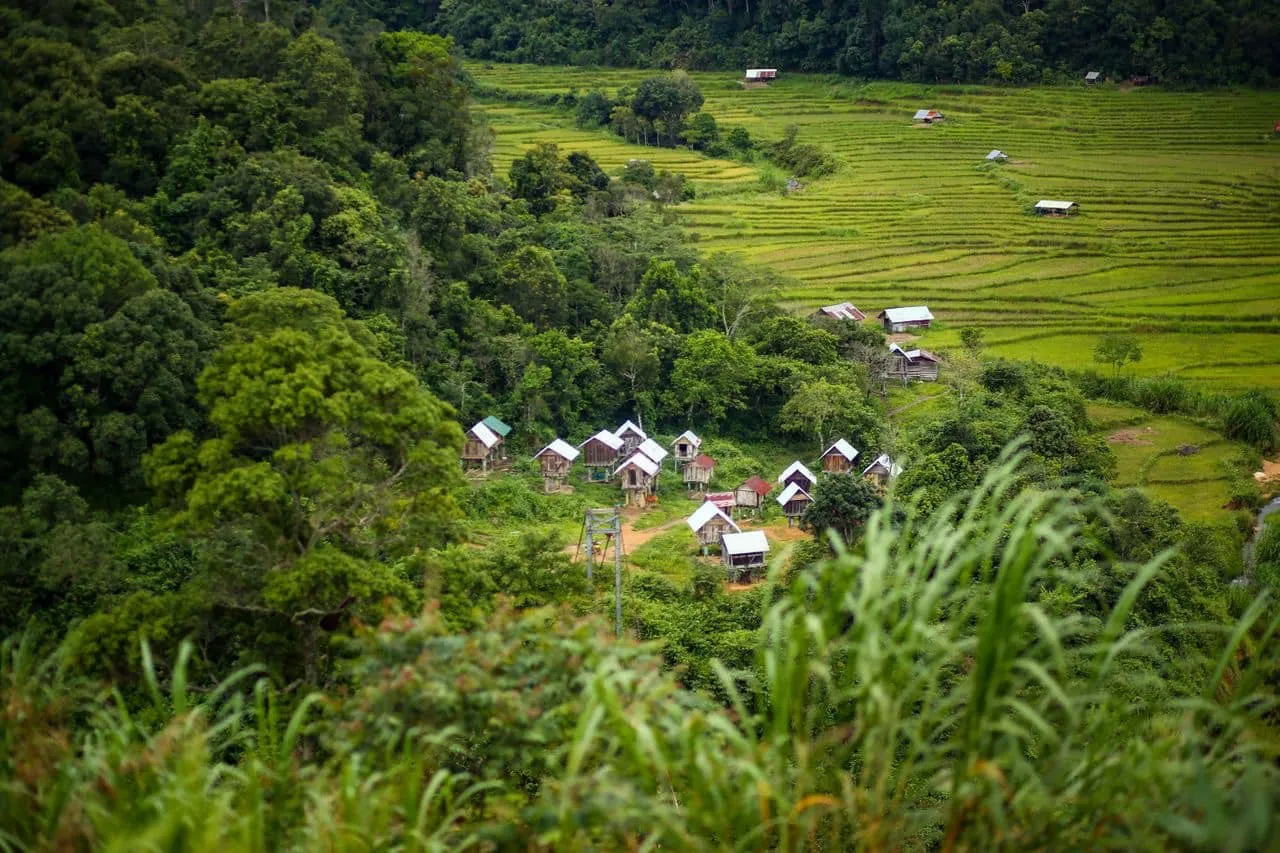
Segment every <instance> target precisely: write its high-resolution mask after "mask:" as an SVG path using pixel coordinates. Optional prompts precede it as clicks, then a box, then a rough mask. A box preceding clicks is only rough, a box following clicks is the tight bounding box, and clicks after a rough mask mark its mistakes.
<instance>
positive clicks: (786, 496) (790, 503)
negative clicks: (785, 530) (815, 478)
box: [777, 483, 813, 527]
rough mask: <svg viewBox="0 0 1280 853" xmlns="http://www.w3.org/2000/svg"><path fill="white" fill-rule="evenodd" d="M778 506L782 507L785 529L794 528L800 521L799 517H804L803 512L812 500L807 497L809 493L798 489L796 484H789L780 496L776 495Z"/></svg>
mask: <svg viewBox="0 0 1280 853" xmlns="http://www.w3.org/2000/svg"><path fill="white" fill-rule="evenodd" d="M777 500H778V505H779V506H780V507H782V514H783V515H785V516H786V517H787V527H794V526H795V525H796V524H797V523H798V521H799V520H800V516H802V515H804V511H805V510H806V509H808V508H809V504H811V503H813V498H811V497H809V493H808V492H807V491H805V490H804V489H802V488H800V486H799V484H798V483H791V484H789V485H788V486H787V487H786V488H785V489H783V490H782V494H780V495H778V498H777Z"/></svg>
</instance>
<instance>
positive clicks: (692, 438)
mask: <svg viewBox="0 0 1280 853" xmlns="http://www.w3.org/2000/svg"><path fill="white" fill-rule="evenodd" d="M682 438H687V439H689V443H690V444H692V445H693V446H694V447H701V446H702V439H700V438H698V437H697V436H696V435H694V434H693V430H691V429H687V430H685V431H684V432H682V433H680V434H679V435H677V436H676V440H675V441H673V442H671V443H672V444H677V443H678V442H679V441H680V439H682Z"/></svg>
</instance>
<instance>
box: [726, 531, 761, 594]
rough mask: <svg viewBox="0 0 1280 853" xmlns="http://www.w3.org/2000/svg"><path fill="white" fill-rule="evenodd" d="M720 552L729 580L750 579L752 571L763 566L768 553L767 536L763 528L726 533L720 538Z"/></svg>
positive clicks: (741, 580)
mask: <svg viewBox="0 0 1280 853" xmlns="http://www.w3.org/2000/svg"><path fill="white" fill-rule="evenodd" d="M720 553H721V555H722V556H723V558H724V565H725V568H726V569H728V571H729V580H731V581H737V582H743V581H746V580H750V579H751V575H752V573H753V572H755V571H758V570H759V569H763V568H764V565H765V558H766V555H768V553H769V537H767V536H765V535H764V531H763V530H748V531H746V532H745V533H726V534H724V536H722V537H721V538H720Z"/></svg>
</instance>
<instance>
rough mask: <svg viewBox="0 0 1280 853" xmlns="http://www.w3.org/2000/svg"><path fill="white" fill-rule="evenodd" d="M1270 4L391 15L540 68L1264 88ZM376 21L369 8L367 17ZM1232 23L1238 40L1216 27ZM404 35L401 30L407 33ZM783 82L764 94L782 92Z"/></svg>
mask: <svg viewBox="0 0 1280 853" xmlns="http://www.w3.org/2000/svg"><path fill="white" fill-rule="evenodd" d="M1272 11H1273V8H1272V7H1271V6H1263V7H1252V6H1248V5H1247V4H1238V3H1233V4H1230V5H1228V6H1225V7H1222V8H1218V7H1210V6H1199V5H1197V6H1191V7H1185V8H1184V7H1180V8H1178V9H1177V10H1169V9H1167V8H1165V7H1163V6H1160V5H1159V4H1155V3H1141V4H1137V5H1134V6H1131V7H1130V8H1128V9H1127V11H1126V15H1125V16H1124V19H1123V21H1122V20H1118V19H1117V18H1116V17H1115V16H1113V15H1112V16H1109V15H1108V14H1107V13H1105V12H1104V11H1101V10H1096V9H1085V10H1081V9H1078V8H1076V7H1070V6H1043V7H1038V8H1034V9H1028V8H1024V7H1016V8H1012V7H1011V8H1004V7H1000V8H981V9H975V8H972V7H970V6H959V7H956V8H951V7H948V8H946V9H938V8H935V7H932V6H927V5H922V4H913V3H905V2H900V3H895V4H893V5H891V6H879V7H874V8H872V7H867V6H865V5H861V4H857V3H852V2H845V0H838V2H828V3H814V2H809V3H796V4H790V5H787V6H784V7H777V6H772V5H768V4H766V5H763V6H757V5H755V4H752V5H750V6H746V5H743V6H738V5H728V4H716V3H712V4H710V5H707V6H699V7H694V6H689V7H687V8H686V7H684V6H669V5H663V4H658V5H654V4H648V3H642V2H637V1H636V0H627V2H617V3H614V4H612V5H611V6H610V8H609V14H607V15H604V14H595V13H593V12H591V11H589V10H586V9H581V8H579V7H576V6H572V5H570V6H549V5H539V6H537V7H532V8H525V7H519V8H512V7H510V6H507V5H503V4H502V3H499V2H496V0H486V2H480V3H471V4H468V5H467V6H466V7H465V8H463V7H461V6H458V5H456V4H448V3H444V4H440V5H439V6H436V5H427V6H422V7H414V8H413V10H412V11H407V7H403V6H397V8H396V10H395V13H394V17H395V18H396V19H400V18H399V16H401V15H407V17H408V20H407V21H406V22H405V24H407V25H409V26H413V27H416V28H419V29H424V30H427V29H430V30H433V31H439V32H447V33H450V34H451V35H453V36H454V37H455V38H456V39H457V40H458V42H459V44H460V45H461V47H462V48H463V49H464V50H465V51H466V52H467V54H468V55H470V56H475V57H480V58H484V59H490V60H500V61H503V62H523V63H537V64H542V65H556V64H560V65H563V64H570V63H571V64H577V65H589V66H607V67H621V66H640V67H652V68H672V67H678V68H714V69H720V70H722V71H729V70H732V71H734V72H736V73H737V74H739V75H740V74H741V73H742V69H744V68H750V67H753V66H757V65H759V64H760V63H761V62H762V61H763V57H768V58H769V59H768V61H769V62H770V63H771V64H774V65H777V66H779V67H781V68H783V69H794V70H803V71H812V72H825V73H828V74H831V73H836V74H843V75H848V76H850V77H853V78H861V79H866V78H881V79H894V80H916V81H922V82H926V83H930V84H937V83H947V82H966V81H984V80H985V81H990V82H993V83H1029V82H1040V81H1043V82H1054V81H1059V80H1071V81H1078V80H1080V78H1081V77H1082V76H1083V75H1084V73H1085V72H1086V71H1088V70H1090V69H1095V70H1096V69H1105V71H1104V75H1105V76H1106V77H1107V78H1109V79H1124V78H1126V77H1127V76H1129V75H1144V76H1145V75H1156V76H1158V77H1159V78H1161V79H1162V80H1165V81H1173V82H1177V83H1195V82H1199V83H1219V84H1220V83H1228V82H1236V83H1244V82H1255V83H1262V82H1265V81H1268V80H1275V79H1276V77H1277V76H1280V71H1278V69H1277V65H1276V55H1275V52H1274V51H1273V50H1271V48H1270V46H1269V45H1267V44H1266V43H1265V42H1263V41H1260V40H1259V39H1257V38H1256V37H1255V35H1254V34H1255V33H1261V32H1269V31H1270V30H1269V29H1268V27H1269V26H1270V22H1271V18H1270V17H1269V14H1270V12H1272ZM370 13H371V14H373V15H374V16H375V17H379V18H381V19H383V20H387V19H388V17H389V16H385V15H384V14H383V13H381V12H379V11H378V10H377V9H376V8H375V9H374V10H371V12H370ZM1232 20H1239V21H1241V23H1242V26H1243V27H1244V29H1242V30H1241V31H1240V32H1235V31H1232V30H1230V29H1229V28H1227V27H1226V26H1225V25H1226V23H1227V22H1228V21H1232ZM405 24H402V25H405ZM786 82H787V81H786V79H785V77H784V79H782V80H780V81H778V82H777V83H774V84H773V85H775V86H778V85H786Z"/></svg>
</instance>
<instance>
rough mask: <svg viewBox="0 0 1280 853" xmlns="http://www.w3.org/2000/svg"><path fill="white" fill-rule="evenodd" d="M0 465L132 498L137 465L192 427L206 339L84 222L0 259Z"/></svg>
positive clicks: (123, 248)
mask: <svg viewBox="0 0 1280 853" xmlns="http://www.w3.org/2000/svg"><path fill="white" fill-rule="evenodd" d="M0 280H2V281H3V284H2V285H0V316H2V317H3V319H0V337H2V338H3V339H4V340H5V342H6V346H5V348H4V355H3V360H4V363H3V365H0V373H3V378H0V432H3V434H4V436H5V437H4V438H3V439H0V458H3V459H4V462H5V465H6V467H7V468H8V469H9V470H10V471H14V472H17V474H16V476H15V477H14V479H13V480H11V481H10V482H9V487H10V488H14V487H15V486H16V487H20V486H21V484H22V483H23V482H24V481H25V480H26V478H28V477H30V476H31V475H32V474H33V473H34V472H37V471H50V472H56V473H57V474H59V476H63V477H65V478H67V479H68V480H70V481H72V482H74V483H77V484H80V485H82V486H86V487H89V488H101V487H105V486H106V485H107V483H110V484H111V485H110V488H111V489H113V490H118V489H121V488H123V489H124V490H125V491H126V492H136V490H137V488H138V486H139V485H140V477H139V470H138V460H139V458H140V457H141V455H142V454H143V452H144V451H145V450H146V449H147V447H148V446H149V445H150V444H152V443H154V442H157V441H160V440H163V439H164V438H166V437H167V436H168V435H169V434H171V433H173V432H175V431H177V430H180V429H190V428H193V427H196V426H198V425H199V423H200V417H199V415H198V413H197V412H196V410H195V407H194V406H193V405H192V401H191V397H192V392H193V390H194V380H195V375H196V374H197V373H198V372H199V370H200V368H201V366H202V364H203V362H204V360H205V358H206V357H207V352H208V350H209V348H210V338H211V335H210V331H209V329H208V327H207V326H206V325H205V324H204V323H203V322H202V321H201V320H200V319H198V318H197V317H196V316H195V314H194V313H193V311H192V310H191V307H190V306H189V305H188V304H186V303H184V301H183V300H182V299H181V298H180V297H179V296H178V295H176V294H174V293H172V292H170V291H167V290H161V289H158V287H157V282H156V278H155V276H154V275H153V274H152V272H151V271H149V270H148V269H147V268H146V267H145V266H144V265H143V264H142V263H141V262H140V261H139V260H138V258H137V257H135V255H134V253H133V252H132V251H131V248H130V245H129V244H128V243H126V242H125V241H124V240H121V239H119V238H117V237H114V236H112V235H111V234H108V233H106V232H105V231H104V230H102V229H101V228H99V227H97V226H94V225H87V226H80V227H77V228H74V229H70V230H66V231H59V232H54V233H50V234H46V235H44V236H42V237H40V238H39V239H38V240H36V241H35V242H33V243H30V244H29V245H26V246H20V247H15V248H11V249H8V250H6V251H4V252H3V253H0Z"/></svg>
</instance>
